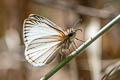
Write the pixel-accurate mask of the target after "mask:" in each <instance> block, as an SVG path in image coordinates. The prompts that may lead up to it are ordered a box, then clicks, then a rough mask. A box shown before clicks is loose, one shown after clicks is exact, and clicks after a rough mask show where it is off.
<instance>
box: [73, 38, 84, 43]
mask: <svg viewBox="0 0 120 80" xmlns="http://www.w3.org/2000/svg"><path fill="white" fill-rule="evenodd" d="M75 39H76V40H78V41H80V42H85V41H83V40H80V39H78V38H76V37H75Z"/></svg>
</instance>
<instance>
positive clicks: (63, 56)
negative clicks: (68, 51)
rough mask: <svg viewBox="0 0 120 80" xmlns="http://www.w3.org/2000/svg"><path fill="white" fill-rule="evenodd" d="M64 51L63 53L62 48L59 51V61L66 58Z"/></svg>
mask: <svg viewBox="0 0 120 80" xmlns="http://www.w3.org/2000/svg"><path fill="white" fill-rule="evenodd" d="M64 52H65V51H63V48H61V49H60V60H63V59H65V58H66V55H65V53H64Z"/></svg>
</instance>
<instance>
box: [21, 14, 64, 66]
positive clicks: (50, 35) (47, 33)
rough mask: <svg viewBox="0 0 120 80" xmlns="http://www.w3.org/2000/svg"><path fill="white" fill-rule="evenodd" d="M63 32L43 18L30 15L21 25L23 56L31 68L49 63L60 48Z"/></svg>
mask: <svg viewBox="0 0 120 80" xmlns="http://www.w3.org/2000/svg"><path fill="white" fill-rule="evenodd" d="M64 35H65V34H64V31H63V30H62V29H61V28H60V27H58V26H56V25H55V24H54V23H52V22H51V21H49V20H48V19H46V18H44V17H40V16H38V15H35V14H31V15H30V16H29V17H28V18H27V19H25V21H24V24H23V37H24V43H25V46H26V48H25V56H26V59H27V60H28V62H30V63H31V64H32V65H33V66H43V65H45V64H47V63H49V62H50V61H51V60H52V59H53V58H54V57H55V55H56V53H55V52H56V51H57V50H58V49H59V48H60V47H61V45H62V42H61V39H62V36H64Z"/></svg>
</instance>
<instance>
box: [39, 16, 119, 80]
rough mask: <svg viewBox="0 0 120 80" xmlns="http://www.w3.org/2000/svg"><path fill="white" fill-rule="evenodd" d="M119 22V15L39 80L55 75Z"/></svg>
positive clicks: (45, 79)
mask: <svg viewBox="0 0 120 80" xmlns="http://www.w3.org/2000/svg"><path fill="white" fill-rule="evenodd" d="M118 22H120V15H118V16H117V17H115V18H114V19H113V20H112V21H111V22H109V23H108V24H107V25H105V26H104V27H103V28H102V29H101V30H100V31H98V32H97V33H96V34H95V35H94V36H92V37H91V38H89V39H88V40H87V41H86V42H85V43H83V44H82V45H81V46H80V47H78V48H77V49H76V50H75V51H73V52H72V53H71V54H70V55H68V56H67V57H66V59H64V60H63V61H62V62H61V63H60V64H58V65H57V66H56V67H55V68H53V69H52V70H51V71H50V72H49V73H48V74H46V75H45V76H44V77H42V78H41V79H40V80H47V79H49V78H50V77H51V76H52V75H53V74H55V73H56V72H57V71H58V70H59V69H61V68H62V67H63V66H64V65H65V64H67V63H68V62H69V61H71V60H72V59H73V58H74V57H75V56H77V55H78V54H80V52H82V51H83V50H84V49H85V48H87V47H88V46H89V45H90V44H91V43H92V42H94V41H95V40H96V39H97V38H99V37H100V36H101V35H102V34H103V33H104V32H106V31H107V30H109V29H110V28H111V27H112V26H113V25H114V24H116V23H118Z"/></svg>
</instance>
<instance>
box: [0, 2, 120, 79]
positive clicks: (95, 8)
mask: <svg viewBox="0 0 120 80" xmlns="http://www.w3.org/2000/svg"><path fill="white" fill-rule="evenodd" d="M119 12H120V0H1V2H0V80H39V79H40V78H41V77H42V76H44V75H45V74H47V73H48V72H49V71H50V70H51V69H52V68H54V67H55V66H56V65H57V64H59V63H60V56H57V57H56V58H55V59H54V60H53V61H52V62H51V63H50V64H48V65H46V66H44V67H33V66H32V65H31V64H29V63H28V62H27V61H26V60H25V58H24V48H25V47H24V44H23V37H22V34H23V33H22V29H23V21H24V19H25V18H27V17H28V15H29V14H31V13H32V14H39V15H40V16H44V17H46V18H48V19H50V20H51V21H53V22H54V23H55V24H57V25H58V26H60V27H62V28H64V29H67V28H69V27H72V26H73V24H74V22H75V21H76V19H80V23H79V26H77V27H78V28H80V29H82V32H78V33H77V38H79V39H80V40H83V41H86V40H87V39H88V38H89V37H90V36H92V35H94V34H95V33H96V32H97V31H99V30H100V29H101V28H102V27H103V26H104V25H105V24H107V23H108V22H109V21H111V20H112V19H113V18H114V17H116V16H117V15H118V14H119ZM75 42H76V44H77V46H80V45H81V44H82V43H83V42H80V41H77V40H76V41H75ZM71 50H74V49H73V47H71ZM65 54H66V55H68V54H69V51H67V52H66V53H65ZM119 58H120V23H118V24H116V25H114V27H112V28H111V29H110V30H109V31H107V32H106V33H105V34H104V35H103V36H102V37H101V38H99V39H98V40H97V41H95V42H94V43H93V44H92V45H91V46H89V47H88V48H87V49H86V50H84V51H83V52H82V53H81V54H80V55H78V56H77V57H76V58H74V59H73V60H72V61H70V62H69V64H67V65H65V66H64V67H63V68H62V69H61V70H59V71H58V72H57V73H56V74H55V75H53V76H52V77H51V78H50V79H49V80H61V79H62V80H120V76H119V75H120V61H119Z"/></svg>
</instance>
